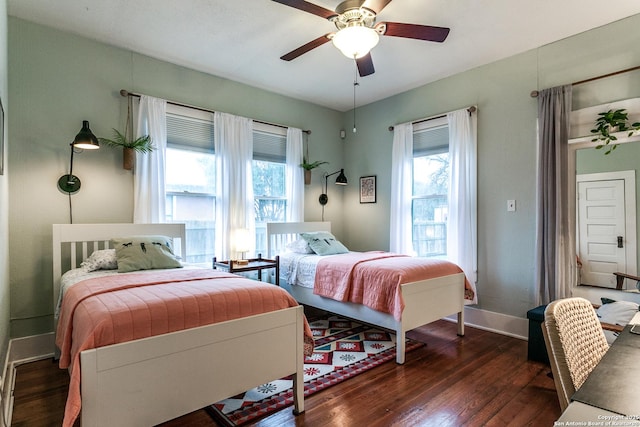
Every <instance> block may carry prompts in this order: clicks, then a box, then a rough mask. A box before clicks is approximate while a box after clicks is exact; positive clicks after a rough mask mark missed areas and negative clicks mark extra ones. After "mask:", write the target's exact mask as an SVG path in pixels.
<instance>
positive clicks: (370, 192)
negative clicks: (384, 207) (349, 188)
mask: <svg viewBox="0 0 640 427" xmlns="http://www.w3.org/2000/svg"><path fill="white" fill-rule="evenodd" d="M375 202H376V176H375V175H370V176H361V177H360V203H375Z"/></svg>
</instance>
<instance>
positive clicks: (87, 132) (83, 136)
mask: <svg viewBox="0 0 640 427" xmlns="http://www.w3.org/2000/svg"><path fill="white" fill-rule="evenodd" d="M71 145H73V146H74V147H76V148H83V149H85V150H95V149H97V148H100V144H99V143H98V138H96V136H95V135H94V134H93V132H91V129H89V121H88V120H83V121H82V129H80V132H78V134H77V135H76V137H75V138H74V139H73V142H72V143H71Z"/></svg>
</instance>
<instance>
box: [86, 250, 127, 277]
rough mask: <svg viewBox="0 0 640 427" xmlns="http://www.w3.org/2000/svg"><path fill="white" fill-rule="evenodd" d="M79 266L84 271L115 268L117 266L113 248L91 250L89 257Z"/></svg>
mask: <svg viewBox="0 0 640 427" xmlns="http://www.w3.org/2000/svg"><path fill="white" fill-rule="evenodd" d="M80 266H81V267H82V268H84V270H85V271H87V272H89V271H96V270H115V269H117V268H118V260H117V259H116V250H115V249H99V250H97V251H93V253H92V254H91V255H90V256H89V258H87V259H85V260H84V261H83V262H82V263H81V264H80Z"/></svg>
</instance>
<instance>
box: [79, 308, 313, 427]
mask: <svg viewBox="0 0 640 427" xmlns="http://www.w3.org/2000/svg"><path fill="white" fill-rule="evenodd" d="M303 316H304V314H303V308H302V306H298V307H293V308H288V309H284V310H278V311H274V312H271V313H266V314H260V315H256V316H251V317H245V318H241V319H237V320H231V321H227V322H222V323H216V324H212V325H207V326H202V327H199V328H194V329H188V330H184V331H179V332H174V333H170V334H165V335H159V336H155V337H150V338H145V339H141V340H137V341H131V342H126V343H122V344H116V345H112V346H108V347H101V348H97V349H92V350H87V351H84V352H82V353H81V362H82V363H81V366H82V413H81V423H82V426H99V425H109V426H112V425H118V426H139V425H155V424H159V423H161V422H164V421H167V420H170V419H173V418H176V417H179V416H181V415H184V414H187V413H189V412H192V411H195V410H198V409H200V408H203V407H205V406H207V405H209V404H212V403H214V402H217V401H219V400H222V399H224V398H227V397H229V396H233V395H235V394H238V393H241V392H243V391H246V390H248V389H250V388H252V387H256V386H258V385H260V384H263V383H266V382H268V381H271V380H274V379H278V378H281V377H284V376H287V375H291V374H294V402H295V403H294V405H295V407H294V413H301V412H304V400H303V396H304V384H303V359H304V355H303V341H304V338H303V336H304V321H303ZM273 343H278V345H273ZM116 408H117V409H116Z"/></svg>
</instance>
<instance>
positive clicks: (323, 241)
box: [300, 231, 349, 255]
mask: <svg viewBox="0 0 640 427" xmlns="http://www.w3.org/2000/svg"><path fill="white" fill-rule="evenodd" d="M300 236H302V238H303V239H304V240H306V241H307V243H309V247H310V248H311V249H312V250H313V252H315V253H316V254H318V255H334V254H344V253H347V252H349V249H347V248H346V247H345V246H344V245H343V244H342V243H340V241H339V240H337V239H336V238H335V236H334V235H333V234H331V233H329V232H328V231H316V232H314V233H301V234H300Z"/></svg>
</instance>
